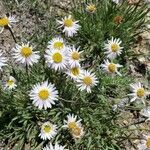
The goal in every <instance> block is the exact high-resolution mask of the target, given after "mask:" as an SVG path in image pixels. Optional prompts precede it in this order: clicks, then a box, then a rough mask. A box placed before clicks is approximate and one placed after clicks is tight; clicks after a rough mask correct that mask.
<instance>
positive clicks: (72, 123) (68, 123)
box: [62, 114, 82, 130]
mask: <svg viewBox="0 0 150 150" xmlns="http://www.w3.org/2000/svg"><path fill="white" fill-rule="evenodd" d="M77 118H78V117H77V116H76V115H74V114H68V115H67V120H64V123H65V124H64V125H63V126H62V127H63V128H68V129H69V130H72V129H74V128H76V127H78V126H81V120H82V119H79V120H77Z"/></svg>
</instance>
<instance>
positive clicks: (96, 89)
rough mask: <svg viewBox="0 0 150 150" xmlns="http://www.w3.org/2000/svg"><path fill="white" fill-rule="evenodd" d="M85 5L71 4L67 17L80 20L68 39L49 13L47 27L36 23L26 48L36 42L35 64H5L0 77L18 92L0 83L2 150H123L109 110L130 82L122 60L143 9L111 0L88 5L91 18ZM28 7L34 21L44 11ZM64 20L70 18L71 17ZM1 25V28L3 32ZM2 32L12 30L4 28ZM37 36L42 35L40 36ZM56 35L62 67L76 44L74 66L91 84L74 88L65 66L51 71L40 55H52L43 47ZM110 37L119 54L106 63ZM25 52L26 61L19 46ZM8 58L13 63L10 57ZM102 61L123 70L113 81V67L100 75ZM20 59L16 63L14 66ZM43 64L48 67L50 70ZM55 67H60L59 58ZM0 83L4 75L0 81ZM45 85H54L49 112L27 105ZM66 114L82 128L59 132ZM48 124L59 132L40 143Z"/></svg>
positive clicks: (140, 23)
mask: <svg viewBox="0 0 150 150" xmlns="http://www.w3.org/2000/svg"><path fill="white" fill-rule="evenodd" d="M31 3H32V2H31ZM88 3H89V2H88V1H85V2H84V3H82V4H81V5H79V4H78V5H75V6H74V8H73V9H72V16H73V17H74V18H75V19H76V20H79V22H75V24H76V27H77V25H79V26H80V29H79V28H77V29H76V31H77V32H78V34H75V36H74V33H75V32H74V30H72V34H68V33H67V35H68V36H69V35H70V36H71V37H67V36H66V35H64V34H63V31H62V28H59V29H57V23H56V20H55V15H54V16H53V14H52V16H51V19H52V20H50V21H49V20H46V21H48V22H47V24H46V26H45V22H44V25H43V26H42V24H39V26H38V27H39V29H38V30H37V31H38V32H35V33H34V34H33V35H34V36H30V37H26V38H27V39H29V40H30V43H32V44H33V43H35V45H36V51H39V54H38V55H39V56H40V58H41V59H39V60H38V62H37V63H33V62H32V61H31V60H27V61H28V62H29V61H31V62H32V63H33V65H31V64H29V65H28V64H25V66H22V65H20V64H19V65H18V64H17V63H15V64H8V66H7V67H5V69H6V70H7V72H6V71H5V70H4V75H7V76H9V75H11V76H13V77H14V78H15V79H16V81H17V82H16V83H15V84H17V87H16V88H15V89H11V90H10V89H7V88H4V86H3V84H1V95H0V108H1V111H0V123H1V126H0V138H1V139H4V141H5V149H7V148H8V147H11V148H12V149H20V150H21V149H24V148H25V146H26V145H28V146H29V147H30V149H34V150H38V149H42V148H43V147H45V146H46V145H47V144H49V143H50V142H51V143H55V142H58V141H59V143H60V144H61V145H65V146H66V148H68V149H70V150H71V149H73V150H74V149H75V150H84V149H85V150H87V149H89V150H91V149H92V150H94V149H95V150H98V149H101V150H106V149H108V150H111V149H116V150H117V149H118V150H119V149H121V148H122V147H121V144H120V143H119V142H120V140H119V137H120V136H121V135H122V134H123V133H124V129H122V127H120V126H119V125H118V123H117V120H118V118H119V116H120V114H119V112H118V111H114V110H113V105H114V102H115V101H116V100H118V99H119V100H120V99H122V98H123V97H127V93H128V92H129V91H128V89H129V84H131V83H132V82H133V81H134V80H133V78H132V77H131V76H130V74H129V73H128V70H127V68H126V61H127V59H128V58H129V57H131V54H132V51H131V50H130V47H131V45H133V44H134V40H135V38H136V36H137V35H138V33H136V31H137V29H139V28H140V27H142V26H143V24H144V22H145V20H144V19H145V18H144V17H145V15H146V14H147V11H146V9H147V5H146V4H143V5H142V6H140V7H139V4H140V3H138V4H137V5H129V4H128V3H127V2H122V3H121V4H118V5H117V4H115V3H113V2H112V1H111V0H110V1H103V0H102V1H93V2H92V3H93V4H94V6H95V9H94V11H93V12H92V13H91V12H88V11H87V9H86V4H88ZM32 4H34V5H33V10H34V9H35V12H36V11H37V12H36V13H37V14H36V16H37V17H39V18H40V16H41V18H42V17H43V15H42V13H45V12H41V13H39V12H38V10H37V9H38V8H39V9H40V4H39V3H37V2H36V1H33V3H32ZM67 15H69V13H68V14H67ZM67 17H68V16H67ZM39 18H38V19H39ZM69 19H72V17H71V18H69ZM58 20H59V17H58ZM67 21H68V20H67ZM71 21H74V20H69V21H68V22H67V23H66V22H65V23H66V26H69V25H72V22H71ZM41 23H42V22H41ZM65 23H64V24H63V26H64V25H65ZM73 23H74V22H73ZM6 26H7V25H6ZM6 26H4V27H5V28H6ZM79 26H78V27H79ZM45 27H48V29H50V31H51V32H45V31H44V29H45ZM7 28H9V29H10V31H11V28H10V27H9V26H7ZM78 29H79V31H78ZM66 30H67V29H66ZM41 31H42V32H41ZM46 31H48V30H46ZM39 33H41V35H40V36H39ZM12 35H14V38H15V33H12ZM58 35H59V36H60V35H61V36H62V37H63V39H64V40H65V41H66V43H67V44H66V43H65V44H66V45H67V48H66V49H65V56H64V57H66V55H67V61H68V62H67V63H66V64H65V65H66V66H67V65H68V63H69V62H70V59H68V53H69V51H68V49H69V50H70V49H71V48H72V45H75V47H79V46H80V49H79V51H83V52H82V53H83V56H82V57H83V59H81V61H80V62H79V66H76V67H80V66H81V68H82V69H83V70H88V71H89V72H90V73H91V74H92V73H94V74H93V75H92V77H91V76H90V75H89V76H90V77H91V78H90V79H92V81H91V80H87V81H86V82H85V84H87V85H86V87H85V86H83V85H79V83H80V84H81V80H82V78H83V77H82V76H83V74H80V75H79V77H77V78H76V79H72V78H70V76H68V74H67V73H66V70H68V68H69V69H71V67H70V66H69V65H68V66H69V67H68V66H67V67H66V68H65V69H64V70H61V71H60V70H59V69H56V67H55V66H54V67H53V66H52V65H53V64H52V62H49V60H48V59H49V57H50V56H51V55H52V54H51V53H50V54H51V55H48V57H47V58H46V57H45V56H44V55H46V54H45V51H46V50H50V51H54V50H53V49H51V48H49V47H47V44H48V41H49V40H51V39H53V38H54V37H55V36H58ZM111 37H114V38H117V39H121V41H122V45H121V46H122V47H123V50H122V52H121V54H120V55H118V56H117V57H115V59H111V58H107V54H106V53H105V51H106V43H107V40H110V39H111ZM18 40H19V39H15V42H16V43H17V44H19V45H21V44H20V42H18ZM59 44H60V43H59ZM57 46H58V45H57ZM118 46H120V44H118ZM121 46H120V47H121ZM24 47H25V48H28V49H26V51H25V53H24V55H25V54H26V55H25V56H26V57H28V55H29V54H33V52H31V53H29V51H27V50H31V47H30V46H28V45H27V46H22V48H24ZM29 48H30V49H29ZM16 49H17V48H16ZM118 50H120V49H118ZM11 51H12V50H11ZM14 51H15V49H14ZM14 51H12V53H14ZM27 52H28V53H27ZM15 53H16V51H15ZM58 53H59V55H60V51H59V52H58V51H57V56H58ZM27 54H28V55H27ZM47 54H49V53H47ZM12 56H13V55H12ZM53 56H54V55H53ZM13 59H14V60H15V61H16V58H15V57H14V56H13ZM45 59H46V61H45ZM105 59H110V63H113V65H114V64H117V63H119V64H122V65H123V66H122V69H121V70H120V72H121V74H122V76H118V75H116V76H114V74H116V73H118V70H116V69H115V70H114V69H113V68H112V69H110V70H109V69H108V70H106V69H104V70H105V71H106V72H107V73H105V72H104V71H103V69H102V68H103V67H102V65H101V64H102V63H103V62H104V60H105ZM20 60H21V58H20ZM20 60H18V62H19V63H20ZM22 62H23V60H22ZM48 63H50V66H49V65H48ZM57 63H59V58H58V57H57ZM6 73H7V74H6ZM118 74H119V73H118ZM119 75H120V74H119ZM89 76H88V77H89ZM71 77H72V76H71ZM3 78H4V76H2V79H3ZM88 79H89V78H88ZM3 80H4V79H3ZM44 81H46V82H49V83H52V84H54V86H55V87H56V89H57V91H58V95H59V97H57V100H58V101H57V102H56V103H55V105H54V104H53V105H52V107H49V108H48V107H46V108H45V109H44V108H43V109H39V107H36V106H37V105H35V103H34V104H33V102H32V98H31V97H32V96H31V95H32V94H31V91H32V90H33V87H35V85H36V84H37V83H42V82H44ZM5 84H8V82H5ZM76 85H79V86H76ZM87 86H90V90H88V88H87ZM8 87H9V85H8ZM79 87H82V88H79ZM56 89H55V90H56ZM44 92H45V91H44ZM52 92H53V91H52ZM34 94H35V93H34ZM50 94H51V93H50ZM43 96H44V97H43ZM41 97H43V98H46V97H47V96H46V95H45V93H44V95H42V96H41ZM44 100H45V99H44ZM39 105H41V104H39ZM47 106H48V104H47ZM68 114H75V115H77V116H78V118H81V119H82V121H81V122H80V123H81V124H78V126H76V127H73V128H71V129H70V128H69V127H68V130H66V129H64V128H63V127H62V126H63V125H64V120H66V116H67V115H68ZM47 121H50V122H51V123H52V124H56V125H57V127H58V131H57V135H56V136H55V137H54V138H51V139H50V140H49V139H46V140H43V139H42V138H40V136H39V134H40V132H41V126H42V125H43V124H44V123H45V122H47ZM76 129H80V130H81V129H83V130H84V134H83V135H81V136H80V135H79V138H76V137H75V136H73V133H74V132H75V131H76ZM80 130H79V131H80ZM79 133H80V132H79Z"/></svg>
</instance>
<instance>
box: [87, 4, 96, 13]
mask: <svg viewBox="0 0 150 150" xmlns="http://www.w3.org/2000/svg"><path fill="white" fill-rule="evenodd" d="M86 11H87V12H89V13H94V12H95V11H96V6H95V5H94V4H92V3H91V4H87V5H86Z"/></svg>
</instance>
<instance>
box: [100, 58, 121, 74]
mask: <svg viewBox="0 0 150 150" xmlns="http://www.w3.org/2000/svg"><path fill="white" fill-rule="evenodd" d="M101 67H102V69H103V70H104V71H105V72H107V73H108V74H111V75H112V76H114V75H115V74H118V75H119V76H122V75H121V73H120V72H118V68H120V67H122V65H120V64H115V63H112V62H109V61H108V60H104V64H101Z"/></svg>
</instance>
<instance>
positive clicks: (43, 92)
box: [38, 89, 49, 100]
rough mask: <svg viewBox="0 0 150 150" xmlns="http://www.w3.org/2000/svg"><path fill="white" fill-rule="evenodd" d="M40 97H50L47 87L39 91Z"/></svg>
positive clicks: (44, 98) (43, 98)
mask: <svg viewBox="0 0 150 150" xmlns="http://www.w3.org/2000/svg"><path fill="white" fill-rule="evenodd" d="M38 95H39V97H40V99H42V100H46V99H47V98H48V97H49V92H48V90H47V89H43V90H41V91H40V92H39V93H38Z"/></svg>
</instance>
